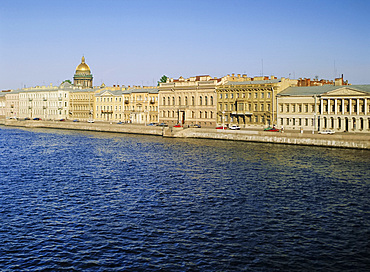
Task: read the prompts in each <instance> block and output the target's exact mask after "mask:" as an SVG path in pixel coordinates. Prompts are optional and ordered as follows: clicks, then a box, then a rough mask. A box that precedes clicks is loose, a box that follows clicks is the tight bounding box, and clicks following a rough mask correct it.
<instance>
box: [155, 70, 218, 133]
mask: <svg viewBox="0 0 370 272" xmlns="http://www.w3.org/2000/svg"><path fill="white" fill-rule="evenodd" d="M223 80H224V79H222V78H212V77H210V76H208V75H207V76H195V77H190V78H183V77H180V78H179V79H169V80H168V81H167V82H166V83H160V84H159V108H160V110H159V122H163V123H167V124H168V125H175V124H179V123H180V124H183V125H184V126H191V125H195V124H198V125H201V126H209V127H211V126H215V125H216V111H217V108H216V106H217V102H216V99H217V97H216V87H217V86H219V85H220V84H222V83H223Z"/></svg>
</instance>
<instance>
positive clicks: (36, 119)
mask: <svg viewBox="0 0 370 272" xmlns="http://www.w3.org/2000/svg"><path fill="white" fill-rule="evenodd" d="M33 120H35V121H40V120H41V118H38V117H35V118H33Z"/></svg>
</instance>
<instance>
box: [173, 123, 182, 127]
mask: <svg viewBox="0 0 370 272" xmlns="http://www.w3.org/2000/svg"><path fill="white" fill-rule="evenodd" d="M173 127H175V128H181V127H182V125H181V124H177V125H174V126H173Z"/></svg>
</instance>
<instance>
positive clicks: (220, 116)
mask: <svg viewBox="0 0 370 272" xmlns="http://www.w3.org/2000/svg"><path fill="white" fill-rule="evenodd" d="M296 84H297V80H292V79H287V78H280V79H277V78H276V77H271V78H269V77H254V78H250V77H247V76H246V75H243V76H241V75H237V76H235V75H234V74H232V76H227V77H225V83H224V84H222V85H220V86H217V88H216V90H217V125H225V126H230V125H233V124H236V125H239V126H240V127H256V126H257V127H264V126H269V125H272V124H275V123H276V94H278V93H280V92H281V91H282V90H284V89H286V88H288V87H290V86H295V85H296Z"/></svg>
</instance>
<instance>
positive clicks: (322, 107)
mask: <svg viewBox="0 0 370 272" xmlns="http://www.w3.org/2000/svg"><path fill="white" fill-rule="evenodd" d="M320 104H321V107H320V108H321V110H320V114H321V115H322V113H323V112H324V99H321V100H320Z"/></svg>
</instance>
